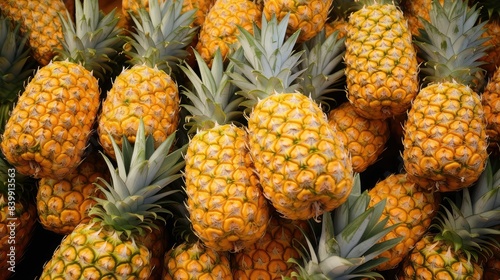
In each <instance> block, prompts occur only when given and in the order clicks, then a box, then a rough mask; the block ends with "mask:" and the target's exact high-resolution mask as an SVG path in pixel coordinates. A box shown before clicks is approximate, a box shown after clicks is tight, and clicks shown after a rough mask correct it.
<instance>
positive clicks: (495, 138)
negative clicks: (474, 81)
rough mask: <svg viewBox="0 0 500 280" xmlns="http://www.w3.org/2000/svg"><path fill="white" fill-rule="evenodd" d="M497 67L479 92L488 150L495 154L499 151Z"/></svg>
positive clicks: (499, 123) (498, 78)
mask: <svg viewBox="0 0 500 280" xmlns="http://www.w3.org/2000/svg"><path fill="white" fill-rule="evenodd" d="M498 69H500V68H497V70H496V71H495V73H494V74H493V76H492V77H491V79H489V80H488V83H487V84H486V87H485V88H484V91H483V93H482V94H481V104H482V105H483V109H484V118H485V119H486V135H487V136H488V150H489V151H490V152H491V153H493V154H495V155H498V154H499V153H500V70H498Z"/></svg>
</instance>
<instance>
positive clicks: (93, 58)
mask: <svg viewBox="0 0 500 280" xmlns="http://www.w3.org/2000/svg"><path fill="white" fill-rule="evenodd" d="M61 22H62V27H63V34H64V38H63V40H62V45H63V49H62V50H57V51H58V54H57V55H56V57H55V58H54V59H55V60H69V61H71V62H74V63H80V64H81V65H83V67H85V68H86V69H87V70H89V71H92V73H93V75H94V76H95V77H96V78H98V79H100V80H103V79H104V78H105V77H106V73H110V72H112V71H113V68H112V67H111V65H112V64H113V63H114V62H113V57H114V56H115V55H117V54H118V49H119V46H120V45H121V44H122V42H121V40H120V38H119V37H118V35H119V34H120V33H121V29H120V28H118V27H117V23H118V17H117V16H116V12H115V10H113V11H111V12H110V13H109V14H107V15H104V13H102V12H101V11H100V10H99V2H98V0H86V1H83V6H82V3H81V2H80V1H75V22H73V21H72V20H71V17H70V16H69V12H67V15H66V16H63V15H61Z"/></svg>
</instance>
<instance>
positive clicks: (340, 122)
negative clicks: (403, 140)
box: [328, 102, 390, 173]
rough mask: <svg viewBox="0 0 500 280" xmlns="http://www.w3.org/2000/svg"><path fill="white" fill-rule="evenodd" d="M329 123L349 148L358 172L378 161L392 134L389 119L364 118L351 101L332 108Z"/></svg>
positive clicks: (354, 166)
mask: <svg viewBox="0 0 500 280" xmlns="http://www.w3.org/2000/svg"><path fill="white" fill-rule="evenodd" d="M328 123H329V124H330V125H331V126H332V127H333V128H335V130H336V136H337V137H339V138H341V141H342V143H344V145H345V146H346V147H347V149H348V150H349V153H350V156H351V161H352V167H353V170H354V172H358V173H359V172H363V171H365V170H366V168H368V167H369V166H370V165H372V164H374V163H375V162H376V161H377V159H378V157H379V156H380V154H382V152H383V151H384V149H385V144H386V143H387V140H389V136H390V131H389V124H388V122H387V120H377V119H367V118H364V117H362V116H360V115H359V114H358V113H357V112H356V111H355V110H354V106H353V105H352V104H351V103H349V102H344V103H342V104H341V105H340V106H339V107H337V108H335V109H333V110H331V111H330V112H329V113H328Z"/></svg>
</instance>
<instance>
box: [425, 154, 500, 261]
mask: <svg viewBox="0 0 500 280" xmlns="http://www.w3.org/2000/svg"><path fill="white" fill-rule="evenodd" d="M460 194H461V196H459V197H460V199H456V201H455V202H454V201H453V200H451V199H450V198H448V197H446V198H445V200H446V201H448V202H449V206H448V208H447V207H443V208H442V211H440V214H439V215H438V216H436V220H437V223H434V224H433V225H432V227H433V228H434V229H437V233H436V235H435V237H434V239H435V240H443V241H445V242H447V243H448V244H450V245H452V246H453V248H454V250H455V251H459V250H461V251H462V252H464V253H465V254H466V255H467V257H468V258H471V257H473V258H474V259H475V260H477V259H478V256H479V253H480V252H481V251H482V252H481V253H482V254H491V249H489V248H493V246H498V245H499V244H497V241H496V240H495V238H494V236H495V235H499V234H500V230H498V229H495V228H494V227H495V226H497V225H500V169H499V170H497V171H496V172H495V173H493V169H492V166H491V162H488V164H487V165H486V168H485V170H484V171H483V173H482V174H481V176H480V177H479V179H478V181H477V182H476V184H475V185H474V186H472V187H469V188H464V189H462V190H461V192H460Z"/></svg>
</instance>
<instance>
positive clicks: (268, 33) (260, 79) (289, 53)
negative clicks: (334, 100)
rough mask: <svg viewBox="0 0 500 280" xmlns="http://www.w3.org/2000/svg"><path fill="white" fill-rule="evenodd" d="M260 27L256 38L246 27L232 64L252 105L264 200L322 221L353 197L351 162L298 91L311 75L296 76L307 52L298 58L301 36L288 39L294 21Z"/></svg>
mask: <svg viewBox="0 0 500 280" xmlns="http://www.w3.org/2000/svg"><path fill="white" fill-rule="evenodd" d="M261 26H262V28H259V27H257V25H255V29H254V32H253V35H252V34H251V33H250V32H248V31H246V30H244V29H243V28H240V32H241V35H240V36H239V42H240V44H241V48H239V49H238V50H237V51H236V54H235V55H234V56H233V57H231V60H232V61H234V62H235V64H236V71H234V73H229V75H230V76H231V78H232V82H233V83H235V85H236V86H238V87H239V88H240V89H241V90H240V91H239V92H238V93H239V94H242V95H244V96H245V97H247V99H248V100H246V101H245V104H243V105H245V106H247V108H248V110H249V112H250V113H249V115H248V124H247V127H248V128H247V129H248V132H249V144H248V146H249V149H250V154H251V156H252V159H253V162H254V164H255V170H256V172H257V174H258V176H259V179H260V183H261V185H262V187H263V192H264V195H265V196H266V197H267V198H268V199H269V200H270V201H271V203H272V204H273V206H274V207H275V208H276V210H277V211H278V212H279V213H280V214H282V215H283V216H284V217H285V218H288V219H291V220H307V219H309V218H320V217H321V215H322V213H324V212H328V211H330V210H332V209H334V208H336V207H338V206H339V205H341V204H342V203H343V202H345V201H346V199H347V197H348V195H349V193H350V191H351V188H352V183H353V171H352V164H351V161H350V157H349V156H348V151H347V149H346V148H345V147H344V146H343V145H342V143H340V141H339V139H338V138H337V137H336V135H335V131H334V130H333V129H332V128H331V127H330V125H329V124H328V120H327V118H326V115H325V114H324V112H323V111H322V109H321V108H320V107H319V106H318V104H317V103H315V101H314V100H312V99H311V98H309V97H307V96H306V95H305V94H302V93H301V92H298V91H296V90H297V89H298V88H300V86H301V84H300V83H297V82H296V83H294V80H296V79H297V78H298V77H299V76H300V75H301V73H302V72H304V71H303V70H302V71H298V72H293V69H294V68H296V67H298V64H299V63H300V60H301V58H302V54H303V52H302V51H301V52H296V53H295V52H294V47H295V43H296V39H297V37H298V35H299V33H298V32H296V33H294V34H293V35H292V36H290V37H288V38H287V39H286V40H285V36H286V30H287V26H288V16H285V17H284V18H283V19H282V21H280V22H278V20H277V19H276V17H274V16H273V17H272V19H271V20H270V21H267V19H266V18H265V17H264V16H263V17H262V23H261ZM330 37H331V38H334V39H335V38H336V36H330ZM276 50H279V52H277V51H276ZM239 54H242V56H243V58H240V57H238V55H239ZM315 63H317V61H315ZM302 91H303V92H306V90H302Z"/></svg>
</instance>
